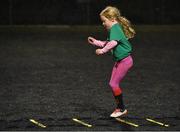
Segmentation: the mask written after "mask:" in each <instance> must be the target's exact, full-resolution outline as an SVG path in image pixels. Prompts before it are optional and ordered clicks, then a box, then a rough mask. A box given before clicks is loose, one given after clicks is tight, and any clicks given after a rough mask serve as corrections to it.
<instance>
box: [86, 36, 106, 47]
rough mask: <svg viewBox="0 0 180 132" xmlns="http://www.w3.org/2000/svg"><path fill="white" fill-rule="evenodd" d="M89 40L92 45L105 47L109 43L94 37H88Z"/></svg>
mask: <svg viewBox="0 0 180 132" xmlns="http://www.w3.org/2000/svg"><path fill="white" fill-rule="evenodd" d="M88 42H89V43H90V44H92V45H95V46H98V47H104V46H105V45H106V43H107V41H101V40H97V39H95V38H93V37H88Z"/></svg>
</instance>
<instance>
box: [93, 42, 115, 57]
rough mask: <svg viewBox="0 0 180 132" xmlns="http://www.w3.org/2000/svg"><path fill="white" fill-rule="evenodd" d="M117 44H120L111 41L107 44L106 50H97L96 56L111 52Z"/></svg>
mask: <svg viewBox="0 0 180 132" xmlns="http://www.w3.org/2000/svg"><path fill="white" fill-rule="evenodd" d="M117 44H118V43H117V41H115V40H111V41H109V42H107V43H106V45H105V46H104V48H102V49H97V50H96V54H97V55H100V54H104V53H106V52H108V51H109V50H111V49H113V48H114V47H115V46H116V45H117Z"/></svg>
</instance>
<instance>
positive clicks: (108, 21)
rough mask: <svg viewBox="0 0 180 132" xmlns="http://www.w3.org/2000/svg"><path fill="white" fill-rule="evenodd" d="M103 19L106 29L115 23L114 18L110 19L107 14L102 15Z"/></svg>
mask: <svg viewBox="0 0 180 132" xmlns="http://www.w3.org/2000/svg"><path fill="white" fill-rule="evenodd" d="M100 18H101V21H102V25H103V26H104V27H105V28H106V29H110V28H111V27H112V25H113V24H114V22H115V21H114V20H109V19H107V18H106V17H105V16H100Z"/></svg>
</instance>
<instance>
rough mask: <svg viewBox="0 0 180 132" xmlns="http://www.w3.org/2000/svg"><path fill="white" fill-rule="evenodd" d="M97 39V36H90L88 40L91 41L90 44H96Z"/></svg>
mask: <svg viewBox="0 0 180 132" xmlns="http://www.w3.org/2000/svg"><path fill="white" fill-rule="evenodd" d="M95 41H96V39H95V38H93V37H88V42H89V43H90V44H94V42H95Z"/></svg>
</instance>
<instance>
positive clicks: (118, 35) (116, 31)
mask: <svg viewBox="0 0 180 132" xmlns="http://www.w3.org/2000/svg"><path fill="white" fill-rule="evenodd" d="M108 40H109V41H111V40H116V41H117V42H118V44H117V46H116V47H114V48H113V49H112V50H111V53H112V55H113V58H114V60H115V61H119V60H122V59H123V58H125V57H127V56H129V55H130V54H131V52H132V47H131V44H130V43H129V41H128V39H127V38H126V36H125V34H124V32H123V30H122V27H121V25H120V24H118V23H117V24H114V25H113V26H112V27H111V29H110V30H109V35H108Z"/></svg>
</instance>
